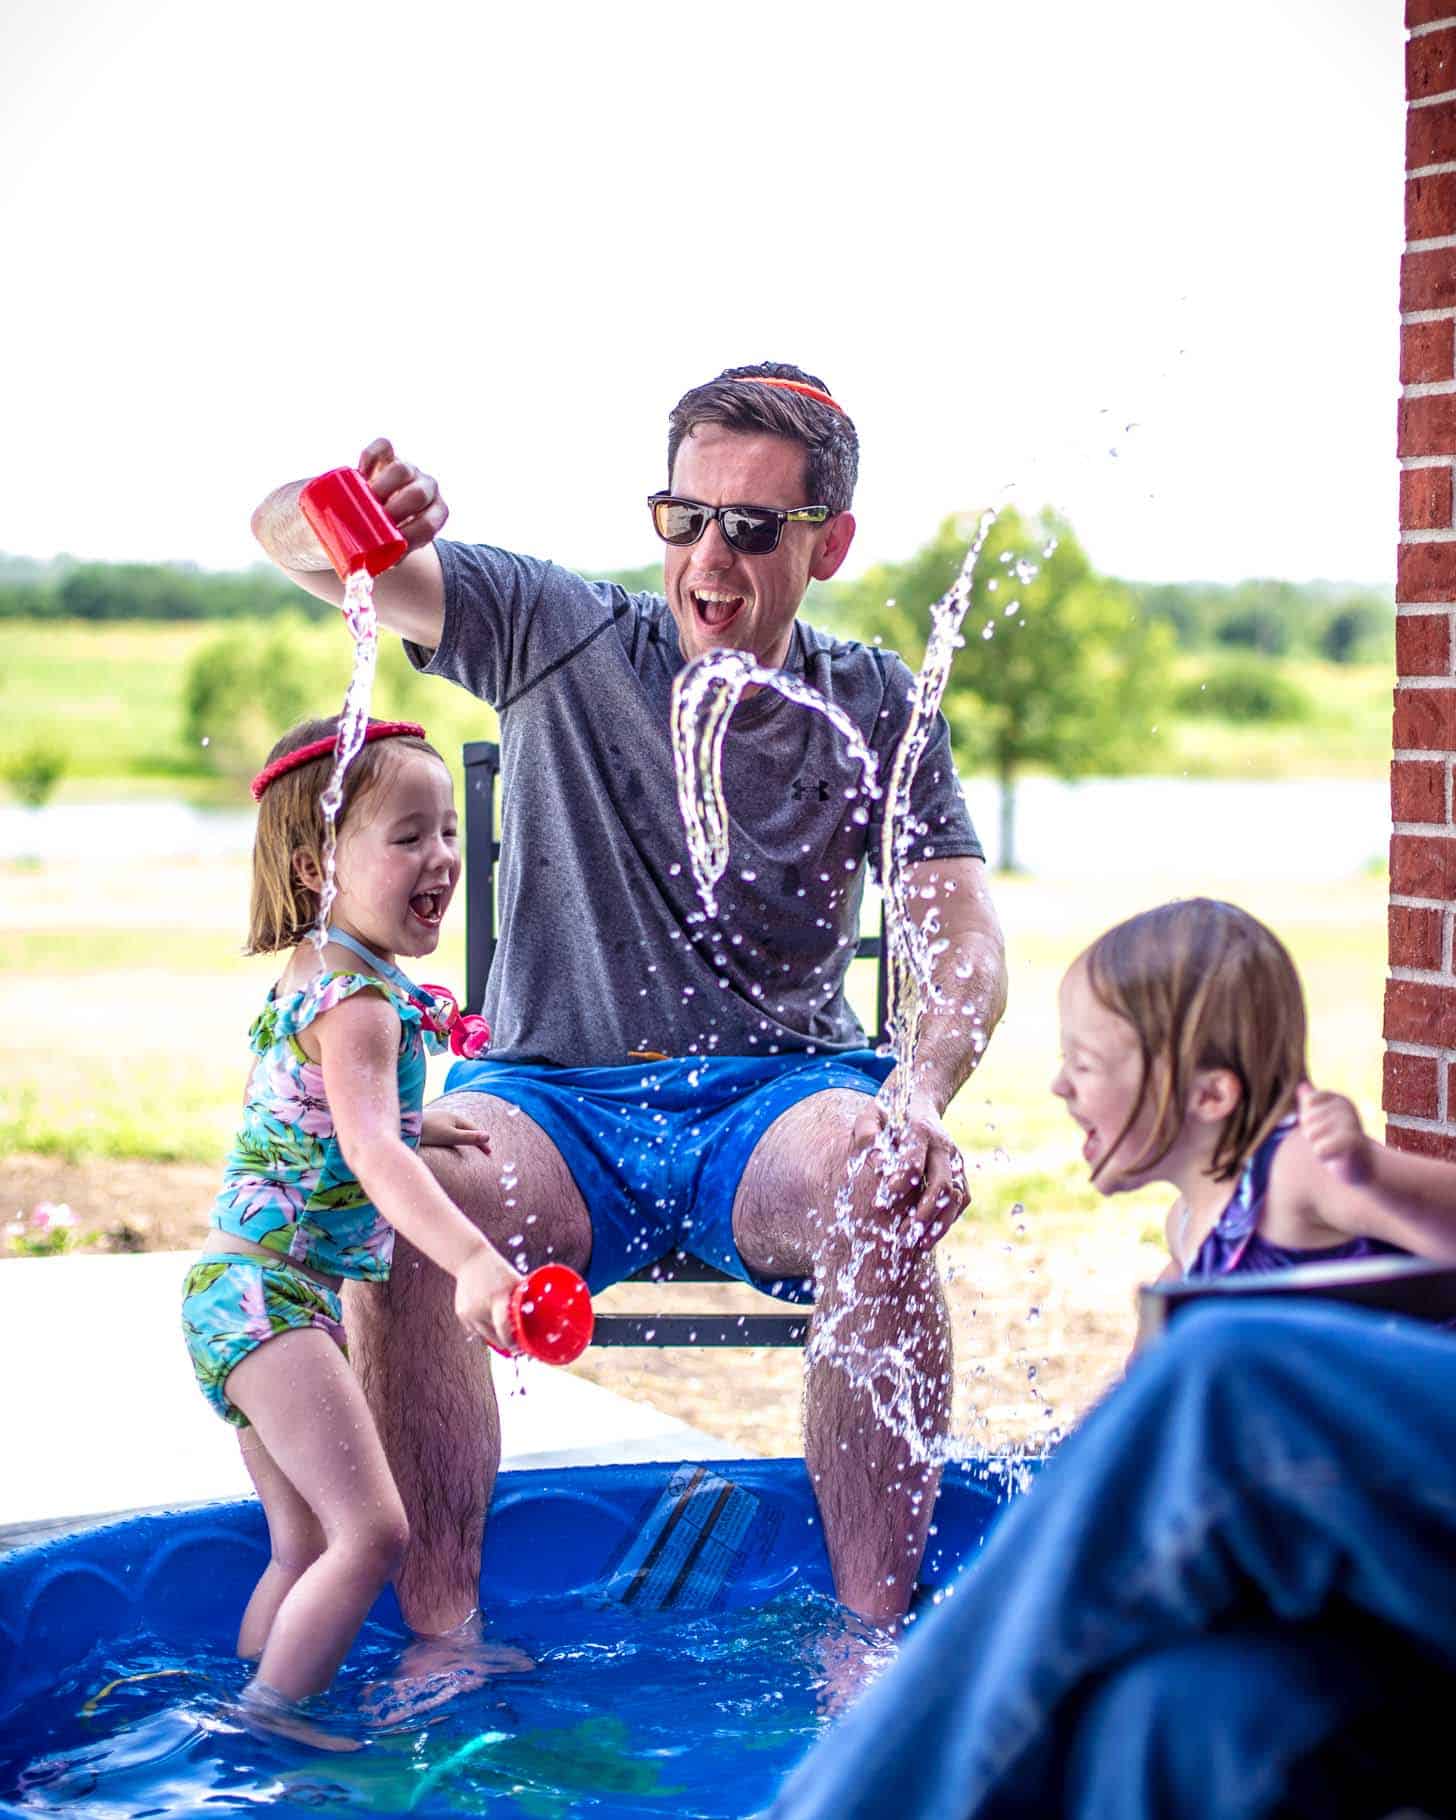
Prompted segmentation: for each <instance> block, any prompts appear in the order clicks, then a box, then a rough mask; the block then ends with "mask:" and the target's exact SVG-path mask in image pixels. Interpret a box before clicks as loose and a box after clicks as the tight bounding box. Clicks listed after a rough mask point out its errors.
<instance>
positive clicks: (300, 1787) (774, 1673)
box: [0, 1461, 1000, 1820]
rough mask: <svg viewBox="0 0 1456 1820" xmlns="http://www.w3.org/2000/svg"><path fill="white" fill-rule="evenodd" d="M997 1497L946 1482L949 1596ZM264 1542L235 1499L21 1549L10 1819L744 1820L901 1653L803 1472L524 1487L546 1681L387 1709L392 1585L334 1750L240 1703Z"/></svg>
mask: <svg viewBox="0 0 1456 1820" xmlns="http://www.w3.org/2000/svg"><path fill="white" fill-rule="evenodd" d="M999 1501H1000V1491H999V1489H998V1488H996V1487H994V1486H992V1487H988V1486H986V1485H985V1484H980V1483H976V1482H973V1480H972V1479H971V1478H969V1477H963V1478H957V1477H955V1476H954V1475H950V1476H948V1478H947V1482H946V1487H945V1490H944V1491H943V1493H942V1497H941V1501H940V1505H939V1506H938V1508H937V1524H936V1531H937V1533H936V1536H935V1537H934V1538H933V1539H932V1543H931V1547H930V1550H929V1551H928V1553H927V1561H926V1570H925V1578H926V1582H927V1585H928V1586H929V1587H930V1588H934V1587H936V1586H937V1585H938V1584H943V1583H944V1582H945V1581H946V1580H948V1579H949V1578H950V1577H952V1576H953V1574H954V1572H955V1571H956V1568H957V1566H958V1565H959V1564H960V1562H961V1560H962V1558H963V1557H964V1556H965V1555H967V1554H968V1553H970V1552H972V1551H973V1550H974V1548H975V1547H976V1545H977V1544H978V1543H979V1540H980V1538H981V1535H982V1534H983V1533H984V1530H985V1528H986V1526H987V1523H988V1522H989V1521H990V1519H991V1517H992V1515H993V1514H994V1512H995V1509H996V1506H997V1503H998V1502H999ZM263 1550H264V1534H263V1530H262V1524H261V1516H260V1513H259V1512H258V1511H257V1509H256V1507H254V1506H251V1505H248V1504H238V1505H220V1506H210V1507H207V1508H206V1509H205V1510H203V1511H200V1512H181V1513H175V1514H172V1515H170V1516H164V1517H160V1518H137V1519H133V1520H132V1521H131V1522H129V1523H122V1524H116V1525H112V1526H109V1527H107V1528H103V1529H99V1530H94V1531H91V1532H85V1533H83V1534H81V1535H79V1536H76V1537H68V1538H65V1539H63V1540H62V1541H61V1542H59V1543H55V1544H50V1545H47V1546H45V1547H42V1548H36V1549H31V1550H26V1551H19V1552H18V1553H17V1554H16V1555H12V1556H10V1557H7V1558H4V1559H0V1663H3V1662H4V1661H5V1660H6V1659H7V1658H8V1662H9V1665H10V1666H9V1674H8V1680H9V1689H8V1695H7V1693H6V1691H5V1689H4V1683H3V1679H0V1815H7V1816H9V1815H13V1816H21V1815H25V1816H35V1815H46V1814H64V1815H66V1816H68V1817H69V1816H75V1817H76V1820H149V1817H151V1816H158V1817H160V1816H163V1815H165V1816H168V1820H174V1817H175V1820H184V1817H186V1816H194V1815H195V1816H204V1815H205V1816H209V1817H211V1816H218V1817H221V1816H230V1815H242V1814H248V1815H256V1814H258V1813H259V1812H260V1810H261V1811H266V1812H267V1813H268V1814H269V1815H270V1816H292V1815H327V1814H343V1813H346V1812H349V1813H368V1814H419V1815H423V1816H443V1815H453V1814H472V1815H485V1816H491V1817H499V1820H507V1817H512V1820H513V1817H515V1816H529V1817H532V1820H558V1817H560V1820H566V1817H567V1816H572V1815H582V1816H589V1817H591V1820H607V1817H608V1816H610V1817H612V1820H618V1817H625V1816H629V1815H641V1816H646V1815H657V1816H662V1815H677V1816H705V1817H706V1816H714V1817H717V1816H722V1817H723V1820H728V1817H730V1816H733V1817H737V1816H747V1815H752V1814H754V1813H757V1812H759V1811H761V1810H762V1809H763V1808H764V1807H766V1806H767V1805H768V1804H769V1802H770V1801H771V1800H772V1798H773V1795H774V1792H775V1790H776V1789H777V1788H778V1786H779V1784H780V1782H781V1781H782V1780H783V1778H784V1776H785V1775H786V1774H787V1772H788V1771H789V1769H790V1768H792V1766H793V1765H794V1764H795V1763H796V1762H797V1761H798V1760H799V1758H800V1757H802V1756H803V1754H804V1753H805V1751H806V1750H807V1749H808V1748H809V1745H810V1744H811V1743H812V1741H813V1740H814V1738H815V1737H816V1736H817V1735H818V1733H819V1731H820V1730H821V1729H822V1728H823V1727H824V1725H825V1724H827V1723H828V1719H829V1716H830V1713H831V1712H832V1710H833V1709H834V1708H835V1706H836V1704H837V1703H838V1701H839V1700H841V1699H842V1697H843V1695H844V1693H845V1691H846V1689H847V1688H848V1687H850V1686H852V1685H853V1684H854V1682H855V1680H856V1678H857V1677H860V1676H862V1675H863V1674H864V1673H865V1672H867V1671H868V1672H873V1671H874V1669H875V1668H876V1667H878V1666H879V1665H881V1664H882V1663H883V1662H884V1661H886V1660H888V1655H889V1650H888V1647H887V1646H886V1644H885V1641H884V1639H883V1638H882V1637H881V1636H879V1634H878V1633H876V1632H874V1631H873V1630H872V1629H871V1628H870V1627H869V1626H867V1625H863V1624H860V1623H859V1622H858V1621H856V1620H854V1619H852V1618H850V1617H849V1616H848V1615H847V1614H846V1613H845V1612H844V1611H843V1610H842V1609H841V1608H840V1607H839V1606H838V1605H837V1604H836V1602H835V1601H834V1599H833V1598H832V1596H831V1595H830V1592H829V1581H828V1571H827V1563H826V1562H825V1561H824V1557H823V1548H822V1543H821V1541H820V1538H819V1531H818V1526H817V1518H816V1515H815V1512H814V1507H813V1502H812V1498H811V1496H810V1493H809V1487H808V1483H807V1478H806V1475H805V1473H804V1469H803V1465H802V1462H799V1461H746V1462H733V1463H731V1464H728V1465H721V1464H718V1463H715V1464H714V1465H713V1466H712V1467H701V1466H697V1467H694V1466H681V1467H676V1468H674V1467H671V1466H650V1467H649V1466H639V1467H613V1468H577V1469H571V1470H557V1471H552V1472H545V1473H518V1474H512V1475H506V1476H505V1477H504V1478H503V1479H502V1484H501V1489H500V1491H499V1492H498V1495H497V1499H496V1504H495V1508H494V1510H493V1513H492V1521H491V1528H490V1534H489V1541H488V1544H487V1549H486V1557H485V1560H484V1562H483V1564H482V1595H483V1603H484V1606H485V1609H486V1610H487V1611H488V1612H489V1613H490V1625H489V1630H488V1640H489V1641H491V1642H495V1643H509V1644H514V1645H517V1646H518V1647H520V1648H521V1649H524V1650H525V1652H526V1653H527V1654H528V1655H529V1656H530V1657H531V1658H532V1659H533V1661H534V1662H535V1664H536V1666H535V1668H534V1669H533V1670H532V1671H530V1672H517V1673H513V1674H509V1675H505V1676H501V1677H499V1678H497V1679H494V1680H492V1681H490V1682H488V1683H487V1684H486V1685H484V1686H483V1687H480V1688H477V1689H474V1690H471V1691H469V1692H466V1693H463V1694H459V1695H457V1696H456V1697H455V1698H454V1699H453V1700H450V1701H449V1702H448V1703H447V1704H445V1705H443V1706H440V1707H438V1708H436V1709H435V1710H433V1711H430V1712H426V1713H423V1714H417V1716H415V1717H412V1718H410V1719H407V1720H397V1721H395V1722H393V1723H383V1722H380V1721H379V1720H378V1719H377V1718H375V1717H373V1716H371V1710H370V1709H371V1705H372V1704H373V1703H375V1702H376V1701H377V1698H378V1695H379V1694H380V1693H381V1692H386V1693H387V1692H388V1690H389V1689H390V1687H391V1684H392V1681H393V1680H394V1678H395V1677H396V1676H397V1675H398V1673H399V1670H400V1661H401V1651H402V1649H403V1646H404V1642H405V1636H404V1633H403V1631H402V1628H401V1626H400V1624H399V1622H398V1613H397V1608H395V1607H394V1604H393V1600H392V1597H390V1596H388V1595H386V1596H385V1597H384V1598H382V1599H381V1601H380V1603H379V1604H378V1605H377V1606H376V1608H375V1612H374V1614H373V1615H372V1616H371V1619H370V1622H369V1623H368V1624H367V1625H366V1627H365V1630H364V1632H363V1634H362V1635H361V1637H360V1639H359V1641H358V1643H357V1644H356V1646H355V1648H354V1650H353V1651H352V1652H351V1654H350V1657H349V1660H348V1662H347V1663H346V1664H345V1667H344V1670H343V1672H342V1673H341V1674H340V1676H339V1678H338V1680H337V1682H336V1683H335V1685H334V1687H333V1688H332V1689H331V1690H330V1692H329V1694H328V1695H327V1696H325V1697H324V1699H323V1700H322V1701H321V1702H319V1703H318V1705H317V1710H316V1712H315V1714H314V1716H315V1718H316V1721H317V1723H318V1724H319V1725H320V1726H321V1727H322V1728H323V1729H325V1730H327V1731H330V1732H333V1733H336V1734H340V1735H347V1736H350V1737H352V1738H354V1739H357V1740H360V1741H361V1742H362V1748H361V1749H359V1750H357V1751H353V1752H349V1753H334V1752H326V1751H321V1750H316V1749H312V1748H309V1747H305V1746H303V1745H300V1744H297V1743H294V1742H292V1741H289V1740H284V1739H274V1738H260V1737H258V1736H256V1735H254V1734H253V1733H251V1732H249V1731H247V1730H245V1729H244V1728H243V1727H242V1726H241V1725H240V1724H239V1723H238V1721H237V1720H236V1718H235V1717H233V1716H232V1712H231V1706H232V1702H233V1701H234V1700H235V1699H236V1696H237V1694H238V1693H239V1692H240V1691H241V1689H242V1687H243V1685H244V1683H245V1682H246V1680H247V1678H248V1673H249V1670H248V1669H247V1668H246V1667H245V1666H244V1665H243V1664H241V1663H239V1662H238V1661H237V1660H236V1659H235V1658H234V1657H233V1656H232V1654H231V1645H232V1638H233V1635H234V1633H235V1630H236V1624H237V1618H238V1615H239V1614H240V1612H241V1609H242V1604H243V1602H244V1601H245V1599H246V1596H247V1591H248V1588H249V1586H250V1584H251V1580H252V1577H253V1575H254V1574H255V1573H256V1571H257V1570H258V1568H259V1567H261V1565H262V1560H263ZM26 1557H28V1558H26ZM926 1596H928V1597H934V1596H935V1593H934V1591H933V1590H932V1591H930V1592H928V1593H927V1595H926ZM3 1674H4V1671H3V1670H0V1676H3Z"/></svg>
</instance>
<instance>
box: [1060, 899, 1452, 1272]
mask: <svg viewBox="0 0 1456 1820" xmlns="http://www.w3.org/2000/svg"><path fill="white" fill-rule="evenodd" d="M1060 1009H1061V1026H1062V1065H1061V1067H1060V1069H1059V1070H1058V1072H1057V1076H1056V1078H1055V1080H1054V1081H1053V1082H1052V1092H1053V1093H1055V1094H1056V1095H1057V1097H1058V1098H1059V1099H1060V1100H1062V1101H1063V1103H1064V1104H1065V1105H1066V1108H1067V1111H1068V1112H1069V1113H1070V1114H1071V1115H1072V1117H1073V1119H1075V1120H1076V1122H1077V1124H1078V1125H1080V1126H1081V1128H1082V1130H1083V1132H1084V1133H1085V1141H1084V1143H1083V1147H1082V1155H1083V1158H1084V1159H1085V1160H1086V1162H1087V1163H1088V1165H1089V1166H1090V1168H1091V1171H1092V1180H1093V1182H1094V1184H1095V1185H1096V1187H1097V1188H1098V1189H1099V1190H1100V1191H1101V1192H1102V1193H1103V1194H1119V1193H1122V1192H1124V1191H1126V1190H1128V1189H1132V1188H1142V1187H1145V1186H1146V1185H1147V1184H1148V1183H1150V1182H1169V1183H1171V1184H1172V1185H1173V1186H1174V1187H1175V1188H1177V1189H1178V1190H1179V1195H1178V1199H1177V1200H1176V1201H1175V1202H1174V1203H1173V1206H1172V1208H1171V1209H1170V1210H1169V1214H1168V1220H1167V1239H1168V1249H1169V1251H1170V1252H1171V1253H1172V1258H1171V1261H1170V1263H1169V1264H1168V1267H1167V1269H1166V1270H1165V1271H1164V1272H1163V1277H1164V1279H1170V1278H1177V1277H1188V1278H1201V1277H1221V1276H1229V1275H1232V1274H1234V1273H1236V1272H1252V1271H1268V1270H1280V1269H1287V1268H1288V1267H1290V1266H1291V1265H1295V1264H1309V1263H1325V1262H1329V1261H1331V1260H1333V1259H1337V1258H1356V1257H1371V1256H1377V1255H1380V1254H1397V1255H1399V1254H1406V1253H1416V1254H1419V1255H1421V1256H1425V1257H1429V1258H1434V1259H1439V1260H1442V1261H1445V1262H1456V1168H1453V1167H1452V1165H1451V1164H1450V1163H1445V1162H1438V1161H1436V1160H1434V1159H1432V1158H1428V1157H1419V1156H1412V1155H1409V1154H1406V1153H1403V1152H1400V1151H1395V1150H1389V1149H1387V1148H1386V1146H1385V1145H1383V1144H1380V1143H1377V1142H1376V1141H1375V1140H1374V1139H1373V1138H1371V1137H1368V1136H1367V1135H1366V1134H1365V1132H1364V1131H1363V1130H1362V1128H1361V1124H1360V1116H1359V1114H1358V1113H1357V1112H1356V1110H1355V1107H1354V1106H1353V1105H1352V1104H1351V1102H1350V1101H1349V1100H1347V1099H1345V1098H1344V1097H1343V1096H1342V1095H1341V1094H1338V1093H1329V1092H1319V1091H1316V1089H1315V1088H1314V1087H1312V1086H1311V1085H1310V1083H1309V1080H1308V1077H1307V1074H1306V1068H1305V1012H1304V994H1303V991H1302V990H1301V988H1300V984H1299V976H1298V974H1297V973H1296V972H1295V970H1294V963H1293V961H1292V960H1291V959H1290V958H1289V955H1288V953H1287V951H1286V950H1285V948H1284V946H1283V945H1282V943H1280V942H1279V940H1278V939H1277V938H1276V937H1275V936H1274V935H1273V934H1272V933H1271V932H1270V931H1269V930H1268V929H1266V928H1265V927H1264V925H1263V924H1262V923H1260V922H1257V921H1256V920H1255V919H1254V918H1253V917H1252V916H1250V915H1249V914H1248V913H1247V912H1246V911H1243V910H1239V909H1236V908H1235V906H1234V905H1232V904H1224V903H1216V902H1213V901H1212V900H1210V899H1208V898H1189V899H1185V900H1183V901H1180V902H1178V903H1172V904H1164V905H1162V906H1161V907H1160V908H1158V909H1156V910H1148V911H1145V912H1144V913H1143V914H1142V915H1141V916H1135V917H1132V918H1131V919H1130V920H1129V921H1127V922H1124V923H1119V924H1118V925H1117V926H1116V927H1115V928H1113V929H1109V930H1108V931H1107V932H1106V934H1105V935H1102V936H1099V937H1098V939H1097V940H1096V941H1095V942H1094V943H1093V944H1092V946H1091V947H1090V948H1088V949H1087V951H1086V952H1085V953H1084V954H1082V955H1080V956H1079V957H1078V959H1077V960H1076V961H1074V962H1073V963H1072V966H1071V967H1070V968H1069V969H1068V971H1067V974H1066V977H1065V978H1064V979H1063V981H1062V986H1061V995H1060Z"/></svg>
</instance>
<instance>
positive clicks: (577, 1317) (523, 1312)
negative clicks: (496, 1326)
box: [511, 1264, 595, 1365]
mask: <svg viewBox="0 0 1456 1820" xmlns="http://www.w3.org/2000/svg"><path fill="white" fill-rule="evenodd" d="M594 1325H595V1317H594V1315H593V1314H592V1305H591V1291H590V1290H589V1289H588V1288H587V1286H586V1283H585V1282H584V1281H583V1279H582V1278H581V1277H579V1276H578V1275H577V1273H576V1272H575V1271H574V1270H573V1269H572V1268H571V1267H570V1265H567V1264H542V1265H541V1267H540V1268H539V1269H538V1270H533V1271H532V1272H531V1274H530V1275H529V1276H528V1277H527V1278H526V1279H525V1280H524V1282H520V1283H517V1284H516V1287H515V1288H514V1290H512V1292H511V1333H512V1337H513V1338H514V1339H515V1342H516V1344H517V1345H518V1346H519V1347H520V1349H521V1351H522V1352H524V1353H525V1354H526V1355H527V1356H528V1357H529V1358H532V1359H540V1360H541V1362H542V1363H543V1364H545V1365H569V1364H570V1363H571V1361H572V1360H573V1359H575V1358H579V1357H580V1356H581V1354H582V1353H584V1352H585V1351H586V1349H587V1346H588V1345H589V1343H590V1341H591V1337H592V1327H593V1326H594Z"/></svg>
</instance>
